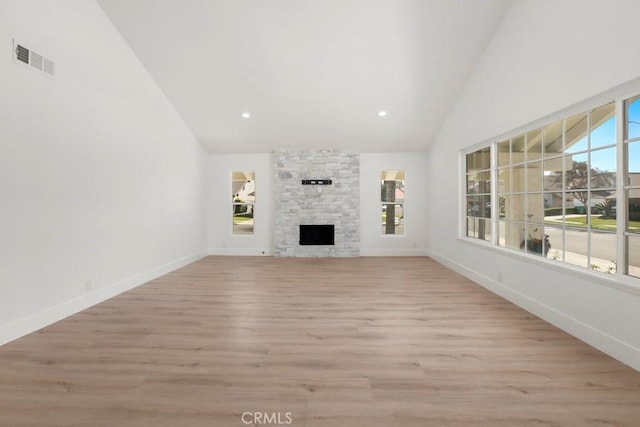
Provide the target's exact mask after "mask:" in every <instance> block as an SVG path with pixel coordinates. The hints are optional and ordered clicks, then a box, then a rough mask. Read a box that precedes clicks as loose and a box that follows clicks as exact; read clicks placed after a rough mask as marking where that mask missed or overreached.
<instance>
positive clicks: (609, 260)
mask: <svg viewBox="0 0 640 427" xmlns="http://www.w3.org/2000/svg"><path fill="white" fill-rule="evenodd" d="M589 235H590V238H591V258H590V259H589V268H590V269H591V270H594V271H599V272H602V273H608V274H615V273H616V269H617V265H616V245H617V243H616V242H617V240H618V239H617V237H616V235H615V233H611V232H604V231H597V230H592V231H591V233H589Z"/></svg>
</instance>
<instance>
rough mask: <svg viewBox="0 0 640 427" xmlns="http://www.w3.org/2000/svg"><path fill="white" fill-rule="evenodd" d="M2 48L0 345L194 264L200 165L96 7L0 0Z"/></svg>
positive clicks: (191, 143)
mask: <svg viewBox="0 0 640 427" xmlns="http://www.w3.org/2000/svg"><path fill="white" fill-rule="evenodd" d="M12 38H16V40H17V41H18V42H20V43H22V44H24V45H25V46H26V47H29V48H31V49H33V50H36V51H37V52H38V53H40V54H42V55H44V56H46V57H49V58H51V59H53V60H54V61H55V63H56V75H55V77H53V78H51V77H48V76H46V75H43V74H41V73H38V72H36V71H34V70H32V69H30V68H29V67H28V66H26V65H23V64H20V63H16V62H13V61H12V59H11V51H12ZM0 51H1V52H3V54H2V55H0V129H1V136H0V146H1V148H2V155H1V156H0V198H1V200H2V202H1V204H0V344H1V343H3V342H7V341H9V340H11V339H13V338H16V337H19V336H21V335H23V334H25V333H28V332H30V331H32V330H34V329H37V328H39V327H42V326H44V325H46V324H48V323H51V322H53V321H56V320H59V319H60V318H62V317H65V316H68V315H69V314H72V313H74V312H75V311H78V310H80V309H82V308H85V307H87V306H90V305H92V304H95V303H97V302H100V301H102V300H104V299H106V298H108V297H110V296H113V295H115V294H117V293H119V292H122V291H124V290H126V289H129V288H131V287H132V286H135V285H137V284H140V283H142V282H144V281H145V280H148V279H150V278H153V277H155V276H157V275H159V274H162V273H165V272H167V271H170V270H171V269H173V268H176V267H178V266H180V265H183V264H184V263H187V262H190V261H193V260H195V259H197V258H198V257H199V256H202V255H203V253H204V252H205V238H204V231H205V227H204V197H205V194H204V184H205V181H204V171H205V164H204V159H205V155H204V152H203V150H202V148H201V147H200V146H199V144H198V142H197V141H196V139H195V138H194V136H193V135H192V133H191V132H190V130H189V129H188V128H187V126H186V125H185V124H184V122H183V121H182V120H181V119H180V117H179V116H178V115H177V113H176V112H175V111H174V109H173V108H172V106H171V105H170V104H169V102H168V101H167V100H166V99H165V97H164V96H163V95H162V93H161V92H160V90H159V89H158V87H157V86H156V84H155V83H154V81H153V80H152V79H151V78H150V77H149V76H148V74H147V73H146V71H145V70H144V68H143V67H142V66H141V64H140V62H139V61H138V59H137V58H136V57H135V56H134V55H133V53H132V52H131V51H130V49H129V48H128V47H127V45H126V44H125V43H124V41H123V40H122V39H121V37H120V35H119V34H118V32H117V31H116V30H115V29H114V28H113V26H112V25H111V23H110V21H109V20H108V19H107V18H106V17H105V15H104V14H103V12H102V10H101V9H100V8H99V7H98V5H97V4H96V3H95V2H93V1H73V0H61V1H34V0H6V1H2V2H0Z"/></svg>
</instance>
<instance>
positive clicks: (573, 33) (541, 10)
mask: <svg viewBox="0 0 640 427" xmlns="http://www.w3.org/2000/svg"><path fill="white" fill-rule="evenodd" d="M638 16H640V2H637V1H624V0H616V1H600V0H588V1H585V0H564V1H551V0H547V1H524V0H523V1H515V2H514V4H513V7H512V8H511V10H510V11H509V13H508V14H507V16H506V18H505V20H504V21H503V23H502V25H501V26H500V28H499V29H498V32H497V34H496V36H495V38H494V39H493V41H492V43H491V44H490V45H489V46H488V48H487V50H486V51H485V53H484V55H483V57H482V58H481V61H480V63H479V64H478V66H477V68H476V70H475V72H474V74H473V75H472V76H471V78H470V80H469V82H468V84H467V86H466V88H465V90H464V92H463V94H462V96H461V97H460V99H459V100H458V102H457V104H456V106H455V108H454V110H453V111H452V112H451V114H450V116H449V118H448V120H447V122H446V123H445V125H444V126H443V129H442V130H441V132H440V133H439V136H438V138H437V140H436V141H435V143H434V144H433V145H432V146H431V147H430V149H429V151H428V156H429V157H428V170H429V178H428V181H429V182H432V183H437V185H430V186H429V190H428V193H427V194H428V197H429V199H430V200H439V201H441V202H442V205H441V206H440V207H439V209H430V210H429V214H428V216H429V221H428V241H429V248H430V252H431V254H432V255H433V256H434V257H435V258H436V259H438V260H440V261H442V262H444V263H446V264H447V265H450V266H452V267H454V268H456V269H458V270H459V271H461V272H463V273H464V274H466V275H468V276H470V277H472V278H474V279H475V280H477V281H479V282H481V283H482V284H483V285H485V286H487V287H489V288H491V289H493V290H494V291H495V292H498V293H500V294H502V295H504V296H505V297H507V298H509V299H511V300H512V301H515V302H517V303H518V304H520V305H522V306H524V307H526V308H527V309H529V310H530V311H532V312H534V313H536V314H538V315H540V316H542V317H543V318H545V319H547V320H549V321H551V322H552V323H555V324H556V325H558V326H560V327H562V328H563V329H565V330H567V331H569V332H570V333H572V334H574V335H576V336H578V337H580V338H582V339H583V340H585V341H587V342H589V343H590V344H592V345H594V346H596V347H598V348H600V349H602V350H604V351H606V352H607V353H609V354H611V355H613V356H614V357H617V358H618V359H620V360H622V361H624V362H626V363H628V364H630V365H632V366H634V367H635V368H636V369H640V328H638V326H637V325H638V324H640V297H639V296H638V293H637V292H636V290H635V289H638V281H637V280H635V284H636V285H635V288H634V286H633V285H632V286H618V285H617V283H615V282H613V281H611V280H610V278H608V277H606V275H597V274H596V273H592V274H589V273H588V272H586V271H585V272H581V271H577V270H570V269H567V268H564V267H563V266H556V265H552V264H551V263H550V262H543V261H542V260H537V259H534V257H533V256H530V257H526V256H524V255H520V254H508V253H506V252H504V251H499V250H495V249H491V248H487V247H486V246H482V245H478V244H471V243H467V242H465V241H462V240H460V239H458V226H459V222H458V219H459V212H460V208H459V201H460V199H459V198H458V199H456V200H453V199H452V198H451V195H452V194H456V195H459V194H460V188H461V185H460V182H461V168H460V167H459V155H460V150H461V149H464V148H466V147H470V146H473V145H474V144H478V143H481V142H483V141H487V140H490V139H491V138H493V137H497V136H499V135H500V134H503V133H506V132H509V131H511V130H513V129H514V128H518V127H521V126H525V125H527V124H528V123H530V122H532V121H535V120H538V119H541V118H543V117H544V116H547V115H550V114H552V113H554V112H556V111H558V110H561V109H564V108H568V107H570V106H572V105H574V104H576V103H580V102H581V101H583V100H585V99H587V98H590V97H593V96H595V95H597V94H599V93H601V92H603V91H607V90H609V89H611V88H613V87H616V86H617V85H620V84H622V83H624V82H627V81H629V80H631V79H635V78H637V77H639V76H640V48H639V47H638V43H637V29H636V28H637V17H638ZM634 87H635V90H637V92H638V93H640V86H639V85H638V84H637V83H636V84H631V85H629V86H628V87H626V88H621V89H620V91H622V92H624V91H625V90H627V89H628V90H633V88H634ZM607 100H610V99H609V97H608V96H604V97H602V99H600V100H599V101H601V102H602V103H605V102H607ZM587 104H588V102H587V103H584V104H583V105H587ZM585 108H586V107H585Z"/></svg>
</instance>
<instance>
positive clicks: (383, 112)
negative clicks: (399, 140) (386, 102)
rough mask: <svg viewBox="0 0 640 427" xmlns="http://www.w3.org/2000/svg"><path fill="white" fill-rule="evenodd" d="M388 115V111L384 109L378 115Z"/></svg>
mask: <svg viewBox="0 0 640 427" xmlns="http://www.w3.org/2000/svg"><path fill="white" fill-rule="evenodd" d="M386 115H387V112H386V111H384V110H382V111H378V116H380V117H384V116H386Z"/></svg>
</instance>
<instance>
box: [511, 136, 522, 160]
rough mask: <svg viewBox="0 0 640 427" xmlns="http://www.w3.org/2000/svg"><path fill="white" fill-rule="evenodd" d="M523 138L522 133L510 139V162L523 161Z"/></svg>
mask: <svg viewBox="0 0 640 427" xmlns="http://www.w3.org/2000/svg"><path fill="white" fill-rule="evenodd" d="M524 139H525V137H524V135H518V136H516V137H515V138H512V139H511V163H513V164H515V163H522V162H524V150H525V144H524Z"/></svg>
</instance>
